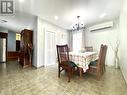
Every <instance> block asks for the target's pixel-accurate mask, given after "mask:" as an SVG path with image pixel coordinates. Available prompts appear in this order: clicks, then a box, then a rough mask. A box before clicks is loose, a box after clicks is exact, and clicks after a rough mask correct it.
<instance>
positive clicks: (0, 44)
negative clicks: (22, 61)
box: [0, 38, 6, 63]
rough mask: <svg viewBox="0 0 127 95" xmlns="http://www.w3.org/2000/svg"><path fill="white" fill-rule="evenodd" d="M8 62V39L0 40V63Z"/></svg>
mask: <svg viewBox="0 0 127 95" xmlns="http://www.w3.org/2000/svg"><path fill="white" fill-rule="evenodd" d="M4 62H6V38H0V63H4Z"/></svg>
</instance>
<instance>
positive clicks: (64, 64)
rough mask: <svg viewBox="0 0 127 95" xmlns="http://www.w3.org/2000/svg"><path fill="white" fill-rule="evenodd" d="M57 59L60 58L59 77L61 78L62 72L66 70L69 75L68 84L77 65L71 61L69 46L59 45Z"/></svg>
mask: <svg viewBox="0 0 127 95" xmlns="http://www.w3.org/2000/svg"><path fill="white" fill-rule="evenodd" d="M56 47H57V57H58V77H59V78H60V72H61V71H63V70H65V71H66V72H67V73H68V82H70V77H71V75H72V74H73V71H74V69H75V67H77V65H76V64H75V63H74V62H72V61H70V60H69V48H68V45H57V46H56Z"/></svg>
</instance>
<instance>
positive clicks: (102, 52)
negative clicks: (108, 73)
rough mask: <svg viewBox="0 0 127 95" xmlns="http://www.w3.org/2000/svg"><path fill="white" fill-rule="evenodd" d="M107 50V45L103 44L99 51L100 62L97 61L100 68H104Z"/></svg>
mask: <svg viewBox="0 0 127 95" xmlns="http://www.w3.org/2000/svg"><path fill="white" fill-rule="evenodd" d="M106 52H107V46H106V45H101V47H100V52H99V59H98V62H97V67H98V68H99V69H100V70H101V69H102V67H103V65H104V64H105V57H106Z"/></svg>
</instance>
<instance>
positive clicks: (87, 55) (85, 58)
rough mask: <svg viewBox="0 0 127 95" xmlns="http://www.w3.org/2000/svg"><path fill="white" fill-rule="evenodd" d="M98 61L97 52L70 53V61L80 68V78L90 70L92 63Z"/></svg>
mask: <svg viewBox="0 0 127 95" xmlns="http://www.w3.org/2000/svg"><path fill="white" fill-rule="evenodd" d="M96 59H97V52H83V53H82V52H69V60H70V61H73V62H74V63H75V64H76V65H77V66H78V68H79V74H80V77H82V74H83V73H85V72H86V71H87V70H88V69H89V64H90V62H91V61H94V60H96Z"/></svg>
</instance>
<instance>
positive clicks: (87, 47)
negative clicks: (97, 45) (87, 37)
mask: <svg viewBox="0 0 127 95" xmlns="http://www.w3.org/2000/svg"><path fill="white" fill-rule="evenodd" d="M85 51H88V52H89V51H93V47H92V46H85Z"/></svg>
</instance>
